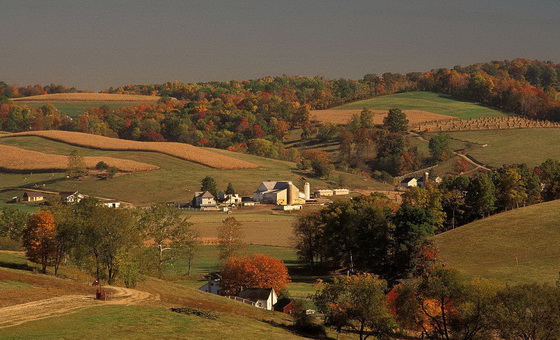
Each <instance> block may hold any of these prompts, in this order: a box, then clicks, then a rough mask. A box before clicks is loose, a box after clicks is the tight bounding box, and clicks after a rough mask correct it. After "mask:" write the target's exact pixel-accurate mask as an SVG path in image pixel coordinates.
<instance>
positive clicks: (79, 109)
mask: <svg viewBox="0 0 560 340" xmlns="http://www.w3.org/2000/svg"><path fill="white" fill-rule="evenodd" d="M16 103H17V104H18V105H27V106H29V107H30V108H39V107H41V106H44V105H47V104H51V105H53V106H54V107H56V108H57V109H58V111H61V112H64V113H66V114H67V115H69V116H71V117H76V116H78V115H80V114H82V113H84V111H85V110H86V109H88V108H93V107H101V106H107V107H109V108H110V109H112V110H116V109H120V108H121V107H129V106H138V105H142V104H147V105H149V104H154V103H152V102H145V101H144V102H135V101H131V102H114V101H110V102H100V101H67V102H33V101H31V102H26V101H17V102H16Z"/></svg>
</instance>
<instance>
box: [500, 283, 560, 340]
mask: <svg viewBox="0 0 560 340" xmlns="http://www.w3.org/2000/svg"><path fill="white" fill-rule="evenodd" d="M493 306H494V308H493V309H492V313H491V315H492V321H491V322H492V325H493V327H494V328H495V329H496V330H497V331H498V333H499V335H500V338H501V339H504V340H506V339H507V340H555V339H558V334H560V288H558V287H552V286H547V285H539V284H536V283H534V284H526V285H520V286H507V287H506V288H505V289H503V290H501V291H500V292H498V294H497V296H496V299H495V300H494V303H493Z"/></svg>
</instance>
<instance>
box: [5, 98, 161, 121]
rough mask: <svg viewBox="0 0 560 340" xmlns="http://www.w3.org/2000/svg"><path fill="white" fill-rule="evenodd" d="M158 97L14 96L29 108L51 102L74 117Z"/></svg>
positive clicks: (153, 101) (155, 100) (148, 100)
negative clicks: (85, 112)
mask: <svg viewBox="0 0 560 340" xmlns="http://www.w3.org/2000/svg"><path fill="white" fill-rule="evenodd" d="M159 99H160V97H158V96H141V95H126V94H108V93H55V94H47V95H40V96H31V97H23V98H14V99H12V101H14V102H15V103H17V104H21V105H27V106H29V107H31V108H38V107H41V106H43V105H45V104H52V105H53V106H54V107H56V108H57V109H58V110H59V111H62V112H64V113H66V114H68V115H69V116H72V117H75V116H78V115H80V114H82V113H84V111H85V110H86V109H87V108H91V107H101V106H108V107H109V108H110V109H113V110H114V109H119V108H121V107H129V106H138V105H142V104H152V103H156V102H157V101H158V100H159Z"/></svg>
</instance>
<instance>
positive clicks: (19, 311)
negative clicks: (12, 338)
mask: <svg viewBox="0 0 560 340" xmlns="http://www.w3.org/2000/svg"><path fill="white" fill-rule="evenodd" d="M104 288H107V301H99V300H95V298H94V296H92V295H64V296H58V297H54V298H50V299H45V300H39V301H33V302H28V303H23V304H19V305H14V306H9V307H4V308H0V329H2V328H6V327H12V326H17V325H21V324H23V323H26V322H30V321H35V320H40V319H44V318H48V317H53V316H60V315H65V314H70V313H74V312H77V311H78V310H80V309H83V308H87V307H92V306H101V305H135V304H138V303H142V302H149V301H157V300H159V296H157V295H152V294H150V293H147V292H142V291H139V290H136V289H129V288H123V287H113V286H104Z"/></svg>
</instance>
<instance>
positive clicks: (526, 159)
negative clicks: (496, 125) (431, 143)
mask: <svg viewBox="0 0 560 340" xmlns="http://www.w3.org/2000/svg"><path fill="white" fill-rule="evenodd" d="M448 134H449V136H451V138H453V140H452V147H453V148H454V149H455V150H464V151H463V152H464V153H466V154H468V155H470V156H472V157H473V158H474V159H476V160H478V161H480V162H482V163H484V164H488V165H490V166H494V167H500V166H502V165H504V164H511V163H526V164H527V165H529V166H536V165H538V164H540V163H542V162H544V161H545V160H546V159H547V158H552V159H560V149H558V147H557V146H558V144H559V143H560V129H557V128H534V129H515V130H513V129H512V130H479V131H457V132H448ZM433 135H434V134H428V135H427V138H428V139H429V138H430V137H431V136H433Z"/></svg>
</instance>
